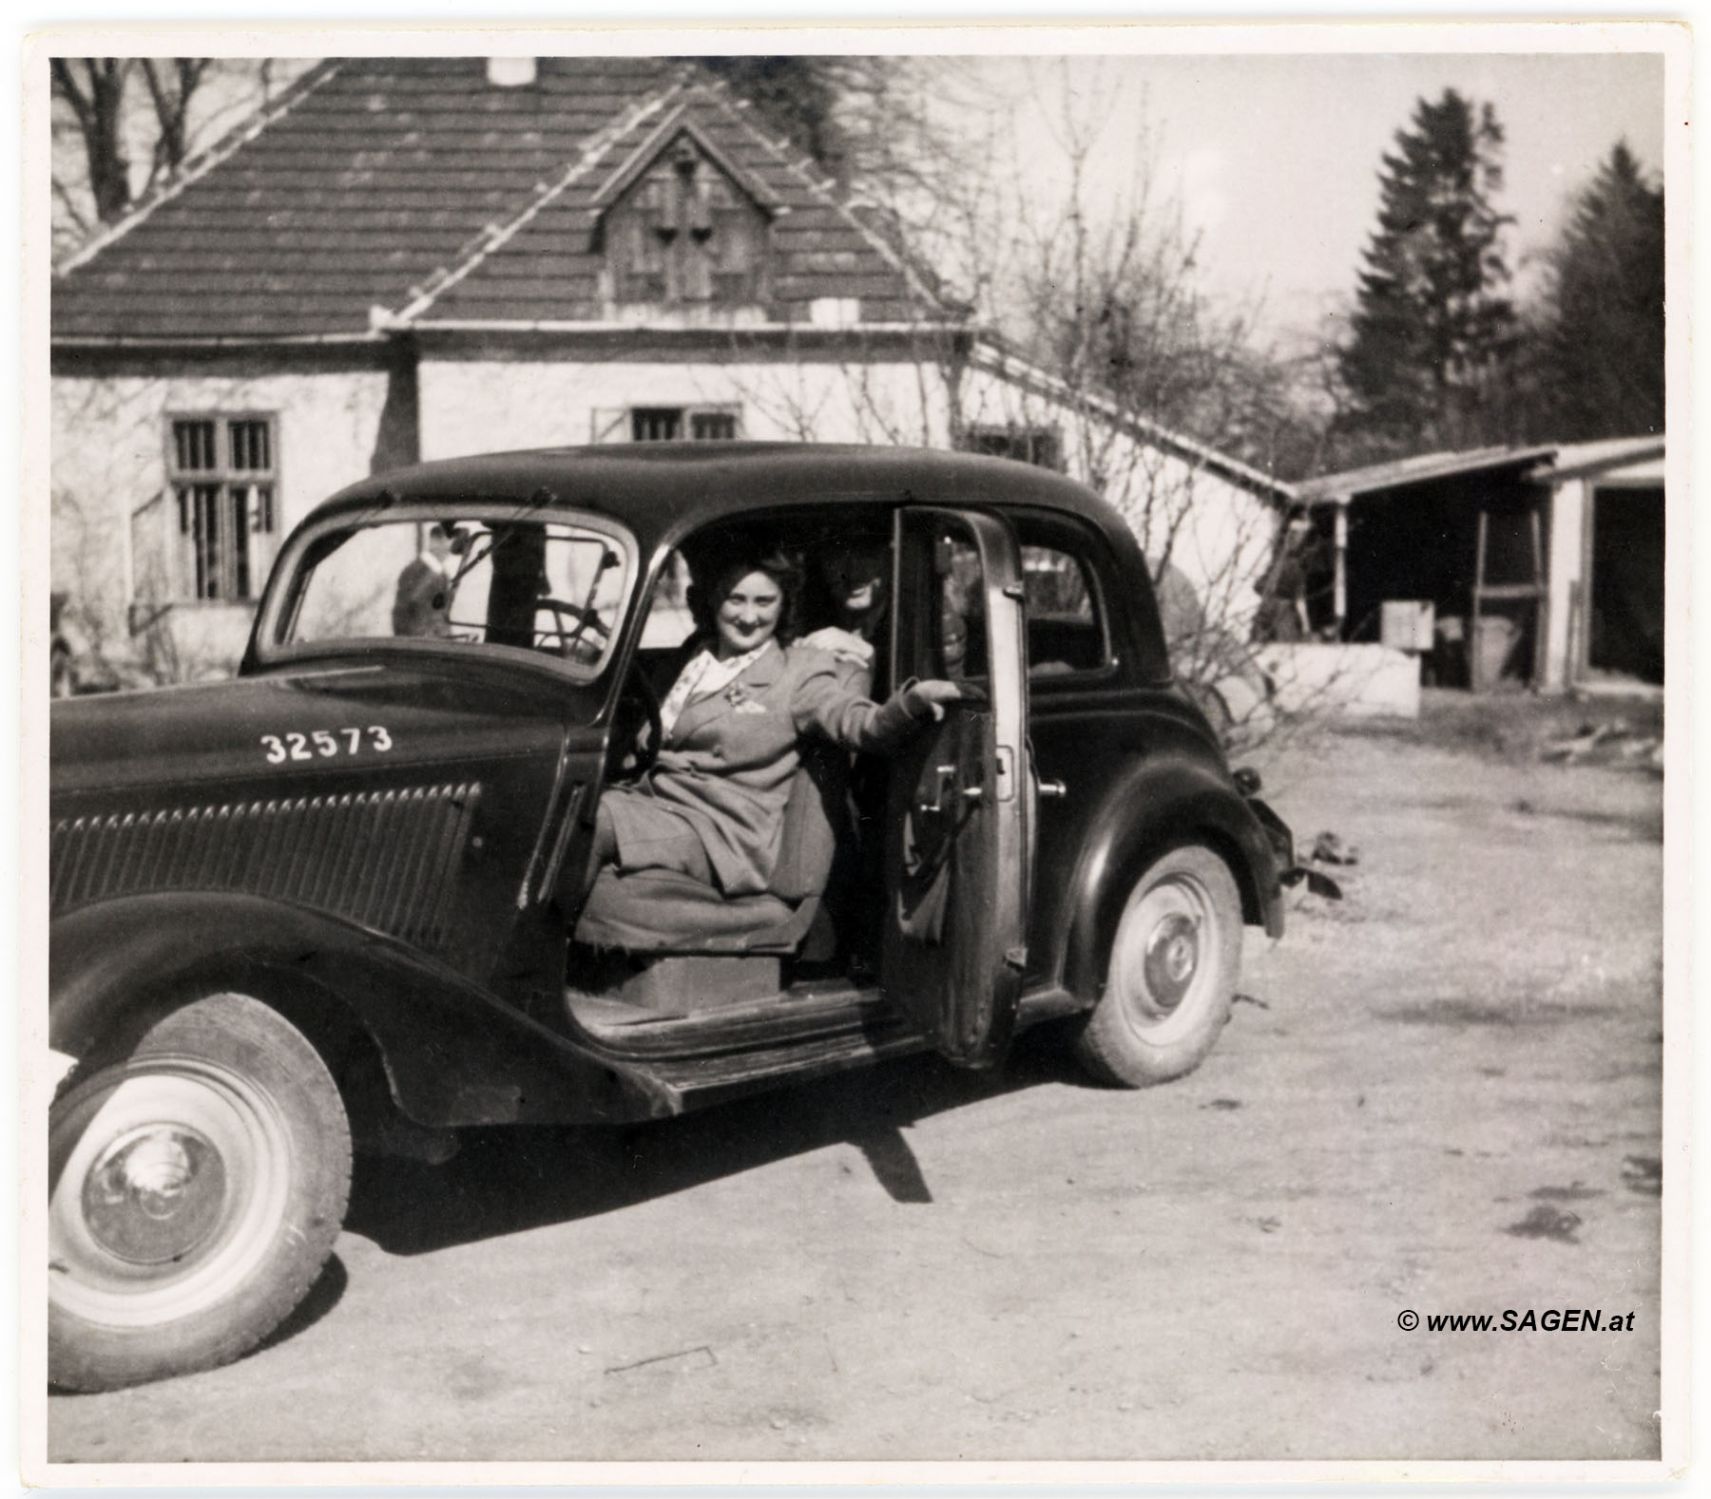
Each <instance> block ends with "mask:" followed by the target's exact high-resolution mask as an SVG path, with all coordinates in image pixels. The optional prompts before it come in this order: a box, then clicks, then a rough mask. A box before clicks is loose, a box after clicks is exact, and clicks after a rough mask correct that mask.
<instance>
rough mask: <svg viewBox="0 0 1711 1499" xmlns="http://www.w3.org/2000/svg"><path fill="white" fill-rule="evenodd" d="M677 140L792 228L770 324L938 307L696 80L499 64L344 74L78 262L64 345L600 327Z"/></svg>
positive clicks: (355, 68) (326, 70)
mask: <svg viewBox="0 0 1711 1499" xmlns="http://www.w3.org/2000/svg"><path fill="white" fill-rule="evenodd" d="M310 80H312V82H311V81H310ZM679 131H689V132H691V133H692V135H693V137H694V139H695V141H696V143H697V145H698V146H700V147H701V148H702V149H704V150H705V151H706V153H707V154H708V156H709V157H710V158H711V159H712V160H714V161H715V162H716V163H717V164H718V165H719V167H720V169H721V170H722V171H725V172H726V173H727V174H728V175H729V176H730V177H731V178H732V179H733V180H734V181H735V182H737V183H738V184H739V185H740V186H741V187H742V189H743V190H744V191H745V192H746V193H748V194H749V195H750V196H751V197H752V198H754V200H755V201H756V202H757V203H760V204H761V205H762V206H763V207H765V208H766V209H767V210H768V212H769V213H770V214H772V215H774V216H775V221H774V224H773V227H772V230H771V247H772V248H771V254H772V258H773V267H772V273H771V276H770V278H769V300H770V305H769V308H768V313H769V316H772V315H776V316H777V317H778V318H779V319H781V320H784V321H791V320H794V319H795V318H796V317H798V316H800V317H803V318H806V317H807V315H808V305H809V304H810V303H812V302H813V301H814V300H815V299H817V298H822V297H838V298H859V299H860V301H861V311H862V320H863V321H865V322H870V323H871V322H876V321H892V320H897V319H900V318H902V317H905V316H908V315H910V313H911V311H912V310H913V309H915V308H918V307H919V306H920V304H921V301H922V299H923V296H924V294H923V292H922V290H921V288H920V287H919V286H918V285H917V284H915V283H913V282H912V280H911V278H910V277H909V276H908V275H907V273H906V272H905V271H904V270H903V268H902V267H901V266H900V265H899V264H898V263H897V261H896V260H895V258H894V257H893V256H891V255H890V253H889V252H888V251H887V250H886V249H885V248H884V246H883V245H882V243H881V242H880V241H879V240H878V238H877V237H876V236H874V235H872V234H871V233H870V232H868V231H867V230H866V229H865V228H863V226H862V225H861V224H860V223H859V222H858V221H857V220H856V219H855V218H854V216H853V215H851V214H850V213H849V212H848V211H847V210H846V209H844V208H843V207H842V206H841V205H840V204H839V203H838V202H837V201H836V200H835V198H834V197H833V195H832V194H831V192H830V191H829V190H828V188H827V186H826V185H825V184H824V183H822V182H820V181H819V180H818V179H817V177H816V175H815V174H814V173H813V172H812V171H811V170H809V169H807V168H805V166H804V164H803V163H802V162H800V161H799V160H797V159H796V158H795V157H794V156H793V154H792V153H791V152H790V151H789V149H788V148H786V147H784V146H783V145H782V144H780V143H778V142H776V141H773V140H771V139H770V138H769V137H768V136H767V135H766V134H765V132H764V131H762V130H760V129H759V128H757V126H756V125H755V123H754V122H753V120H752V118H751V117H750V114H749V111H748V110H747V109H746V107H744V106H742V105H739V104H738V103H737V102H735V101H734V100H732V99H731V97H730V96H729V94H728V93H727V91H726V90H725V89H724V86H723V85H722V84H719V83H716V82H713V81H711V80H708V79H706V76H705V75H704V74H701V73H700V72H699V70H698V69H696V68H695V67H694V65H693V64H689V63H683V62H674V61H672V60H670V59H664V58H653V57H633V58H624V57H607V58H598V57H567V58H543V59H541V60H540V69H539V71H538V73H537V77H536V80H535V82H534V83H533V84H530V85H527V86H524V87H511V88H501V87H496V86H495V85H493V84H491V83H490V82H489V81H488V79H487V76H486V70H485V63H484V60H483V59H482V58H391V59H388V58H346V59H340V60H337V61H334V62H330V63H328V64H324V65H323V66H322V67H321V68H319V69H316V70H314V72H313V73H311V74H310V75H307V76H306V80H305V82H304V84H302V85H300V86H299V87H298V88H297V89H296V90H295V91H294V92H293V93H292V94H291V96H290V97H289V98H287V99H284V100H282V101H281V102H280V103H279V104H278V105H276V106H274V107H273V108H272V109H271V110H270V111H268V112H267V113H266V114H265V115H264V116H258V117H257V118H256V119H254V120H252V121H250V122H247V123H246V125H245V126H243V127H240V129H239V130H238V131H237V132H234V136H233V137H230V138H228V141H227V142H223V143H222V146H221V147H220V148H216V150H215V151H214V152H210V153H208V157H207V159H206V160H204V161H202V162H199V163H197V164H196V166H195V168H194V169H193V170H192V171H191V172H189V173H186V174H185V175H184V176H182V177H181V178H180V179H178V180H177V181H175V182H174V183H173V184H172V185H171V186H170V187H169V188H168V189H167V190H166V191H164V192H163V193H162V194H160V195H159V196H158V197H157V198H156V199H154V200H151V201H150V202H148V203H145V204H143V205H140V206H139V208H138V209H137V210H136V211H135V212H133V213H132V214H131V215H130V216H129V217H128V218H127V219H126V220H125V221H123V222H122V223H121V224H119V225H117V226H115V228H114V229H113V230H111V231H109V233H108V234H107V235H105V236H104V237H103V238H102V239H101V240H99V241H97V242H96V243H94V244H93V245H92V246H90V247H89V248H88V249H86V250H85V251H84V252H82V253H81V254H80V255H79V256H77V257H76V258H74V259H73V260H72V261H70V262H68V263H67V265H66V267H65V268H64V269H63V270H62V273H61V274H60V275H59V276H58V277H57V278H56V280H55V283H54V287H53V309H52V312H53V334H54V337H55V338H56V339H57V340H68V339H69V340H82V339H98V340H103V341H105V340H108V339H114V338H121V339H134V340H139V341H146V340H151V339H161V340H175V339H197V340H200V339H222V340H233V341H244V340H250V339H256V340H265V339H277V338H304V337H310V338H313V337H328V336H345V337H351V336H363V335H365V334H367V333H368V331H369V329H370V326H371V309H375V308H378V309H383V310H385V311H386V312H388V313H390V314H392V317H391V318H389V319H388V321H390V322H394V323H395V322H397V321H404V322H414V321H417V320H421V321H424V322H429V323H445V322H459V321H479V322H483V323H497V324H538V323H541V322H552V321H570V322H583V321H598V320H600V319H601V318H602V317H604V316H605V313H606V309H605V308H604V307H603V306H602V305H601V302H600V297H599V293H598V278H599V251H598V246H597V227H598V220H599V215H600V211H601V209H602V207H603V206H604V205H605V204H606V203H607V202H609V201H611V200H612V198H613V197H614V196H616V195H621V194H622V191H623V188H624V187H625V186H627V185H628V181H629V180H631V178H630V176H629V174H630V173H631V172H632V171H633V170H634V171H640V170H645V169H646V167H647V165H648V163H649V161H650V160H652V159H653V157H651V156H650V154H649V153H650V150H656V149H657V150H664V149H666V148H667V147H668V146H669V145H670V143H671V141H672V140H673V139H675V138H676V135H677V133H678V132H679Z"/></svg>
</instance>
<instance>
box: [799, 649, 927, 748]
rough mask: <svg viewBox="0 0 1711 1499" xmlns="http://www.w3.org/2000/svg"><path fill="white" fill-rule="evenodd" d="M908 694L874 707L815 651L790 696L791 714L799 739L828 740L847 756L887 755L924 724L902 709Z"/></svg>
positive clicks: (831, 662) (832, 662)
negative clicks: (849, 752)
mask: <svg viewBox="0 0 1711 1499" xmlns="http://www.w3.org/2000/svg"><path fill="white" fill-rule="evenodd" d="M907 688H908V684H905V685H904V687H903V688H902V689H900V690H899V691H897V692H895V693H893V694H892V696H891V697H889V698H888V699H887V700H886V701H885V702H884V703H876V702H873V701H872V700H871V699H869V698H866V697H864V696H863V695H862V694H861V693H860V692H858V691H857V690H856V689H855V688H854V687H853V686H852V685H851V684H850V682H849V680H848V677H847V675H846V674H845V672H844V671H842V670H840V668H839V664H838V662H836V661H835V660H834V659H833V658H832V657H830V656H828V655H825V654H823V653H822V652H819V651H816V652H814V653H813V655H812V657H811V658H810V659H809V661H808V664H807V665H806V667H805V668H804V670H803V672H802V675H801V677H800V678H799V679H798V680H797V683H796V686H795V689H794V690H793V691H792V692H791V694H790V714H791V718H792V719H793V721H794V722H795V725H796V732H797V733H798V734H813V735H816V736H818V737H819V738H822V739H829V740H831V742H832V743H833V744H836V745H840V746H842V747H843V748H844V749H847V750H861V751H863V752H870V753H877V754H889V753H890V752H891V751H893V750H895V749H897V748H898V747H899V746H900V745H901V744H902V743H903V742H904V741H905V740H906V739H908V738H909V736H910V735H911V734H913V733H914V732H915V730H916V729H917V727H919V725H920V722H921V720H919V719H918V718H916V717H915V716H914V715H913V714H911V713H910V712H909V710H908V708H906V707H905V706H904V702H903V693H904V691H907Z"/></svg>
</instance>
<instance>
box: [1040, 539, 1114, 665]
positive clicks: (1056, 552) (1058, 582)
mask: <svg viewBox="0 0 1711 1499" xmlns="http://www.w3.org/2000/svg"><path fill="white" fill-rule="evenodd" d="M1025 534H1026V531H1025V530H1024V535H1025ZM1022 586H1023V590H1024V593H1025V598H1026V602H1027V608H1028V675H1029V676H1030V677H1031V678H1035V679H1045V678H1050V677H1061V676H1068V675H1071V674H1073V673H1076V672H1090V671H1099V670H1100V669H1102V668H1103V667H1104V666H1105V665H1106V664H1107V663H1108V662H1109V661H1110V659H1111V649H1110V637H1109V634H1108V632H1107V630H1106V627H1105V619H1104V614H1103V611H1102V610H1101V609H1100V606H1099V593H1098V589H1097V588H1096V587H1095V586H1094V582H1093V578H1092V575H1091V573H1090V572H1089V570H1088V567H1087V564H1086V563H1085V562H1084V561H1083V560H1082V559H1081V558H1080V557H1078V556H1076V555H1075V554H1074V553H1072V552H1069V551H1066V550H1063V549H1062V548H1061V547H1058V546H1046V545H1030V544H1028V543H1027V542H1026V541H1024V543H1023V545H1022Z"/></svg>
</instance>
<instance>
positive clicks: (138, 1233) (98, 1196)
mask: <svg viewBox="0 0 1711 1499" xmlns="http://www.w3.org/2000/svg"><path fill="white" fill-rule="evenodd" d="M225 1198H226V1169H225V1164H224V1163H223V1162H222V1161H221V1159H220V1153H219V1152H218V1151H217V1150H216V1149H215V1148H214V1147H213V1145H212V1144H210V1143H209V1141H208V1140H207V1139H206V1138H205V1137H204V1136H203V1135H202V1134H201V1133H200V1132H198V1131H196V1130H192V1129H183V1128H174V1127H173V1126H171V1125H164V1124H162V1125H153V1126H146V1127H144V1128H142V1129H138V1130H133V1131H131V1132H130V1133H128V1134H126V1135H125V1136H124V1137H122V1138H121V1139H118V1140H115V1141H114V1142H113V1143H112V1144H111V1145H109V1146H108V1147H107V1149H106V1150H105V1151H103V1152H102V1154H101V1156H100V1157H99V1159H97V1161H96V1162H95V1164H94V1166H93V1167H92V1168H91V1170H90V1172H89V1175H88V1176H87V1177H85V1178H84V1182H83V1218H84V1222H85V1223H87V1224H88V1226H89V1233H90V1236H91V1237H92V1238H93V1239H94V1240H95V1241H96V1242H97V1243H98V1244H100V1245H101V1247H102V1248H104V1249H106V1250H107V1251H108V1252H109V1253H111V1254H115V1255H117V1256H118V1257H119V1258H120V1259H123V1260H128V1261H129V1262H130V1263H132V1264H134V1265H164V1264H168V1263H170V1262H172V1261H174V1260H180V1259H182V1258H183V1257H184V1256H185V1255H187V1254H189V1253H190V1252H191V1251H192V1250H193V1249H195V1248H196V1247H197V1246H198V1245H199V1244H201V1243H202V1242H203V1241H204V1240H206V1239H207V1238H208V1236H209V1235H210V1234H212V1233H213V1231H214V1229H215V1228H216V1227H217V1226H218V1224H219V1222H220V1216H221V1208H222V1205H223V1204H224V1202H225Z"/></svg>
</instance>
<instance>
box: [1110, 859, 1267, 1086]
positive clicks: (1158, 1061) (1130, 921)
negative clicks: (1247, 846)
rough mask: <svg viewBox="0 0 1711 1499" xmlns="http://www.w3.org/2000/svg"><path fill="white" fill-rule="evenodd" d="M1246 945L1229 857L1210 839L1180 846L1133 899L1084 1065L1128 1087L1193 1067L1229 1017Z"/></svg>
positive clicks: (1154, 867)
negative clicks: (1215, 850)
mask: <svg viewBox="0 0 1711 1499" xmlns="http://www.w3.org/2000/svg"><path fill="white" fill-rule="evenodd" d="M1241 954H1242V900H1241V893H1240V892H1239V891H1238V890H1237V889H1236V881H1235V878H1234V876H1232V875H1231V873H1230V869H1229V866H1228V865H1227V864H1225V863H1224V861H1223V860H1222V859H1221V858H1219V857H1218V855H1217V854H1215V853H1213V852H1212V850H1211V849H1209V848H1204V847H1200V846H1198V845H1193V846H1185V847H1182V848H1174V849H1171V850H1170V851H1169V852H1168V853H1166V854H1164V855H1163V856H1162V857H1161V858H1159V859H1157V860H1156V861H1154V863H1152V864H1151V865H1149V866H1148V868H1147V869H1146V871H1145V873H1143V874H1142V875H1141V877H1140V879H1138V880H1137V881H1136V882H1135V885H1134V888H1133V889H1132V890H1131V891H1130V892H1129V896H1128V899H1127V900H1126V901H1125V902H1124V905H1123V910H1122V912H1121V914H1120V915H1119V917H1118V919H1117V924H1116V927H1115V929H1114V932H1113V935H1112V939H1111V948H1110V952H1109V954H1108V957H1107V961H1106V974H1105V990H1104V993H1103V994H1102V995H1101V997H1100V1000H1099V1003H1098V1005H1097V1006H1095V1007H1094V1009H1093V1012H1092V1013H1091V1014H1090V1015H1089V1016H1088V1017H1087V1020H1086V1022H1085V1024H1084V1026H1083V1028H1082V1030H1081V1033H1080V1034H1079V1036H1078V1037H1077V1038H1076V1055H1077V1057H1078V1058H1079V1060H1080V1061H1081V1063H1082V1065H1083V1066H1084V1067H1086V1069H1087V1070H1088V1072H1089V1073H1090V1074H1092V1075H1093V1076H1094V1077H1096V1078H1098V1079H1099V1080H1100V1081H1102V1082H1107V1083H1114V1084H1116V1085H1118V1086H1120V1087H1127V1088H1143V1087H1146V1086H1148V1085H1150V1084H1152V1083H1162V1082H1168V1081H1169V1080H1170V1079H1171V1078H1176V1077H1181V1076H1182V1075H1183V1074H1184V1073H1187V1072H1192V1071H1193V1070H1194V1069H1195V1068H1196V1067H1198V1066H1199V1065H1200V1063H1201V1062H1202V1061H1204V1060H1205V1058H1206V1054H1207V1053H1208V1052H1209V1051H1211V1050H1212V1047H1213V1046H1214V1044H1216V1042H1217V1040H1218V1037H1219V1035H1220V1034H1221V1033H1222V1031H1223V1029H1224V1026H1225V1024H1226V1023H1227V1022H1228V1021H1229V1018H1230V1005H1231V1001H1232V1000H1233V998H1234V996H1235V991H1236V976H1237V974H1238V972H1239V971H1240V968H1241Z"/></svg>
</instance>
